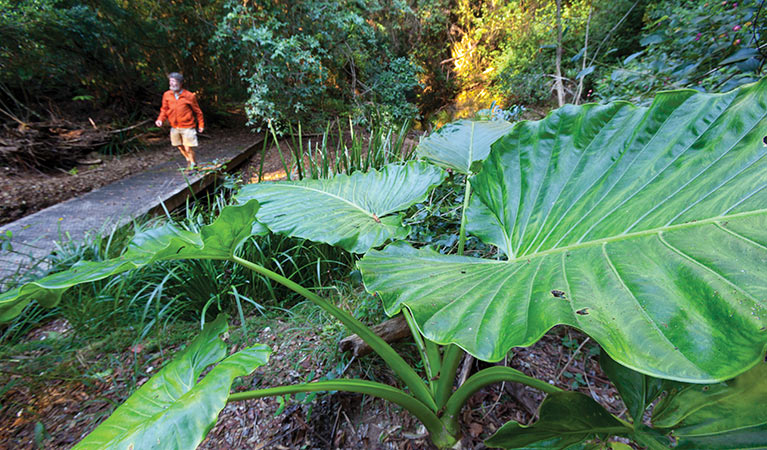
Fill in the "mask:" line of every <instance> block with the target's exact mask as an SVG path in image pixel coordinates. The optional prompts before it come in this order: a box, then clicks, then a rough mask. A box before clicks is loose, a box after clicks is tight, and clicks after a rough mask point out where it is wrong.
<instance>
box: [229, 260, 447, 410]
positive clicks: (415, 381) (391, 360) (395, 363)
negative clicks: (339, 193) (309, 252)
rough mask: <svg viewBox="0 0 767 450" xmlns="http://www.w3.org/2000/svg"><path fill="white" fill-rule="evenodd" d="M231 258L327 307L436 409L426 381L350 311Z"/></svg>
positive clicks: (280, 278)
mask: <svg viewBox="0 0 767 450" xmlns="http://www.w3.org/2000/svg"><path fill="white" fill-rule="evenodd" d="M232 261H234V262H236V263H238V264H240V265H242V266H244V267H247V268H248V269H250V270H252V271H254V272H257V273H260V274H261V275H264V276H266V277H267V278H270V279H272V280H274V281H276V282H278V283H280V284H281V285H283V286H285V287H286V288H288V289H290V290H292V291H293V292H295V293H297V294H300V295H302V296H304V297H306V298H307V299H308V300H310V301H312V302H314V303H315V304H316V305H317V306H319V307H320V308H322V309H324V310H325V311H327V312H328V313H329V314H330V315H332V316H333V317H335V318H336V319H338V320H339V321H341V323H343V324H344V325H345V326H346V327H347V328H348V329H349V330H350V331H352V332H353V333H355V334H357V336H359V337H360V338H361V339H362V340H363V341H365V342H366V343H367V344H368V345H370V348H372V349H373V351H375V352H376V353H378V355H379V356H381V358H382V359H383V360H384V361H385V362H386V364H387V365H388V366H389V367H390V368H391V369H392V370H393V371H394V373H396V374H397V376H399V377H400V378H401V379H402V381H403V382H404V383H405V384H406V385H407V387H408V388H409V389H410V391H411V392H412V393H413V395H414V396H415V397H416V398H417V399H418V400H420V401H421V402H423V403H424V404H425V405H426V406H428V407H429V408H431V409H432V410H433V411H436V410H437V405H436V403H434V399H433V398H432V395H431V392H430V391H429V388H427V387H426V384H425V383H424V382H423V380H421V377H419V376H418V374H417V373H416V372H415V370H413V369H412V368H411V367H410V366H409V365H408V364H407V363H406V362H405V360H404V359H402V357H401V356H400V355H398V354H397V352H395V351H394V349H393V348H391V346H390V345H389V344H387V343H386V341H384V340H383V339H381V337H379V336H378V335H377V334H375V333H373V332H372V331H371V330H370V328H368V327H367V326H365V324H363V323H362V322H360V321H359V320H357V319H355V318H354V317H353V316H352V315H351V314H349V313H348V312H346V311H344V310H342V309H341V308H339V307H337V306H335V305H333V304H331V303H330V302H328V301H326V300H325V299H323V298H322V297H320V296H319V295H317V294H315V293H314V292H311V291H310V290H308V289H306V288H304V287H303V286H301V285H299V284H297V283H295V282H293V281H291V280H289V279H287V278H285V277H283V276H282V275H280V274H278V273H275V272H272V271H271V270H269V269H267V268H265V267H262V266H259V265H258V264H255V263H252V262H250V261H248V260H245V259H242V258H240V257H238V256H236V255H233V256H232Z"/></svg>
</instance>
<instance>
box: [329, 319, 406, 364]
mask: <svg viewBox="0 0 767 450" xmlns="http://www.w3.org/2000/svg"><path fill="white" fill-rule="evenodd" d="M372 330H373V332H374V333H375V334H377V335H378V336H380V337H381V339H383V340H384V341H386V342H388V343H392V342H396V341H399V340H402V339H404V338H406V337H408V336H410V328H409V327H408V326H407V322H405V317H404V316H403V315H402V314H399V315H397V316H395V317H394V318H392V319H389V320H387V321H385V322H382V323H379V324H378V325H376V326H374V327H373V328H372ZM338 348H339V349H341V351H342V352H351V353H352V354H353V355H354V356H364V355H367V354H368V353H371V352H372V351H373V349H371V348H370V346H369V345H368V344H366V343H365V341H363V340H362V339H360V337H359V336H357V335H356V334H353V335H351V336H348V337H345V338H343V339H342V340H341V342H340V343H339V344H338Z"/></svg>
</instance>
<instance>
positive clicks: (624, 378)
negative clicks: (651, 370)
mask: <svg viewBox="0 0 767 450" xmlns="http://www.w3.org/2000/svg"><path fill="white" fill-rule="evenodd" d="M599 366H600V367H601V368H602V371H603V372H604V373H605V375H607V376H608V378H610V381H612V383H613V385H615V388H616V389H618V392H619V393H620V394H621V399H623V403H624V404H625V405H626V408H628V412H629V414H630V415H631V417H632V419H634V423H635V424H638V423H641V422H642V416H643V414H644V411H645V409H647V407H648V406H650V404H651V403H652V402H653V401H654V400H655V399H656V398H658V396H659V395H660V394H661V393H662V392H663V391H664V390H669V389H672V388H674V387H675V386H678V385H681V383H675V382H673V381H668V380H661V379H660V378H653V377H650V376H647V375H645V374H643V373H639V372H637V371H634V370H631V369H629V368H627V367H623V366H622V365H620V364H618V363H617V362H615V361H614V360H613V359H612V358H610V356H609V355H608V354H607V353H605V352H602V354H601V355H600V359H599Z"/></svg>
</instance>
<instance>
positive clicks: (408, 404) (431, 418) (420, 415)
mask: <svg viewBox="0 0 767 450" xmlns="http://www.w3.org/2000/svg"><path fill="white" fill-rule="evenodd" d="M323 391H344V392H356V393H360V394H366V395H371V396H373V397H378V398H381V399H384V400H386V401H390V402H392V403H395V404H397V405H399V406H401V407H403V408H405V409H406V410H408V411H409V412H410V413H411V414H413V415H414V416H415V417H416V418H417V419H418V420H420V421H421V423H423V424H424V426H425V427H426V429H427V430H428V431H429V435H430V437H431V439H432V442H434V443H435V444H436V445H437V446H438V447H440V448H444V447H447V446H450V445H452V444H454V443H455V442H456V438H455V437H453V436H451V435H449V434H448V433H447V432H446V430H445V427H444V425H443V424H442V421H440V419H439V418H438V417H437V415H436V414H435V413H434V411H432V410H431V409H430V408H429V407H428V406H426V405H424V404H423V403H422V402H420V401H418V400H417V399H415V398H413V397H412V396H410V395H408V394H407V393H405V392H403V391H401V390H399V389H397V388H394V387H391V386H389V385H386V384H382V383H377V382H375V381H366V380H330V381H317V382H314V383H303V384H296V385H292V386H278V387H273V388H266V389H259V390H256V391H247V392H237V393H234V394H231V395H229V398H228V399H227V402H228V403H231V402H236V401H242V400H250V399H255V398H262V397H271V396H277V395H286V394H297V393H301V392H323Z"/></svg>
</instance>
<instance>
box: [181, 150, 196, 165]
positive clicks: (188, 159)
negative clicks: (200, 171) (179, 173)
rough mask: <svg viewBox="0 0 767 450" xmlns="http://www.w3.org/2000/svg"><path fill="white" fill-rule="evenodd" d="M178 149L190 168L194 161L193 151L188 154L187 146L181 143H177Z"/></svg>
mask: <svg viewBox="0 0 767 450" xmlns="http://www.w3.org/2000/svg"><path fill="white" fill-rule="evenodd" d="M178 151H180V152H181V154H182V155H183V156H184V159H185V160H186V164H187V166H189V167H190V168H191V167H192V165H194V163H195V162H194V153H192V154H191V155H190V151H189V147H185V146H183V145H179V146H178Z"/></svg>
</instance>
